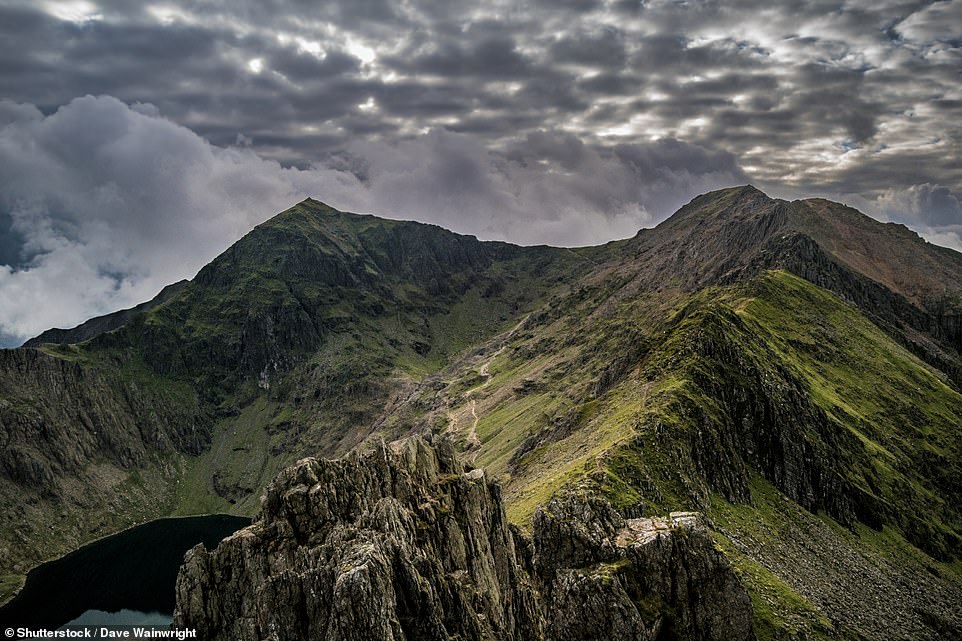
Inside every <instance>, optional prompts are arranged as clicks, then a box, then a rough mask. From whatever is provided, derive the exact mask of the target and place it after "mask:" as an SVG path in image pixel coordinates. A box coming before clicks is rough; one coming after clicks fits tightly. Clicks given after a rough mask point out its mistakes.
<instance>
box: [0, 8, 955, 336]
mask: <svg viewBox="0 0 962 641" xmlns="http://www.w3.org/2000/svg"><path fill="white" fill-rule="evenodd" d="M960 74H962V0H943V1H941V2H897V1H890V0H851V1H846V2H838V1H833V2H828V1H819V0H815V1H809V2H796V1H792V0H787V1H783V2H777V3H772V2H769V1H762V0H736V1H711V0H687V1H686V0H530V1H527V2H524V1H515V2H500V1H492V2H484V1H478V0H472V1H471V2H464V1H462V0H349V1H348V0H345V1H335V0H328V1H326V2H314V1H308V0H204V1H200V0H169V1H166V0H165V1H163V2H149V1H140V0H138V1H121V0H63V1H54V0H29V1H23V2H20V1H18V0H0V346H11V345H17V344H19V343H20V342H22V341H23V340H25V339H26V338H29V337H31V336H34V335H36V334H38V333H39V332H41V331H43V330H44V329H47V328H49V327H70V326H73V325H76V324H78V323H80V322H82V321H83V320H85V319H87V318H90V317H92V316H95V315H98V314H103V313H106V312H110V311H113V310H116V309H121V308H124V307H129V306H132V305H134V304H137V303H139V302H142V301H144V300H147V299H149V298H151V297H152V296H154V295H155V294H156V293H157V292H158V291H159V290H160V289H161V288H162V287H163V286H164V285H166V284H168V283H171V282H175V281H177V280H180V279H182V278H189V277H191V276H193V275H194V274H195V273H196V272H197V270H198V269H199V268H200V267H202V266H203V265H204V264H206V263H207V262H209V261H210V260H211V259H212V258H213V257H215V256H216V255H217V254H219V253H220V252H221V251H223V250H224V249H225V248H226V247H228V246H229V245H230V244H231V243H232V242H234V241H236V240H237V239H238V238H240V237H241V236H242V235H243V234H245V233H246V232H247V231H249V230H250V229H251V228H252V227H253V226H254V225H256V224H258V223H260V222H262V221H264V220H266V219H267V218H269V217H270V216H271V215H273V214H275V213H277V212H278V211H281V210H283V209H285V208H287V207H289V206H290V205H292V204H294V203H296V202H298V201H299V200H302V199H303V198H305V197H307V196H312V197H315V198H317V199H319V200H322V201H324V202H327V203H328V204H330V205H332V206H334V207H337V208H339V209H344V210H348V211H357V212H370V213H375V214H378V215H381V216H385V217H390V218H402V219H414V220H420V221H424V222H430V223H435V224H439V225H442V226H444V227H447V228H449V229H452V230H454V231H457V232H460V233H466V234H473V235H476V236H478V237H479V238H482V239H497V240H508V241H511V242H515V243H520V244H540V243H547V244H555V245H568V246H575V245H586V244H596V243H601V242H605V241H607V240H612V239H615V238H623V237H627V236H631V235H633V234H634V233H635V232H636V231H637V230H638V229H639V228H641V227H650V226H653V225H655V224H657V223H658V222H660V221H661V220H664V219H665V218H666V217H668V216H669V215H670V214H671V213H672V212H673V211H675V210H676V209H677V208H678V207H679V206H681V205H683V204H684V203H686V202H688V201H689V200H690V199H691V198H692V197H694V196H695V195H697V194H699V193H704V192H705V191H709V190H711V189H715V188H720V187H726V186H732V185H739V184H746V183H752V184H755V185H756V186H758V187H759V188H761V189H763V190H765V191H766V192H768V193H769V194H770V195H773V196H779V197H785V198H796V197H808V196H821V197H828V198H832V199H834V200H839V201H842V202H845V203H848V204H851V205H853V206H855V207H857V208H859V209H860V210H862V211H864V212H865V213H867V214H869V215H872V216H874V217H876V218H878V219H880V220H892V221H897V222H901V223H904V224H907V225H908V226H910V227H911V228H913V229H915V230H916V231H918V232H919V233H920V234H922V235H923V236H924V237H925V238H927V239H928V240H930V241H932V242H936V243H939V244H942V245H946V246H950V247H953V248H956V249H962V207H960V201H962V75H960Z"/></svg>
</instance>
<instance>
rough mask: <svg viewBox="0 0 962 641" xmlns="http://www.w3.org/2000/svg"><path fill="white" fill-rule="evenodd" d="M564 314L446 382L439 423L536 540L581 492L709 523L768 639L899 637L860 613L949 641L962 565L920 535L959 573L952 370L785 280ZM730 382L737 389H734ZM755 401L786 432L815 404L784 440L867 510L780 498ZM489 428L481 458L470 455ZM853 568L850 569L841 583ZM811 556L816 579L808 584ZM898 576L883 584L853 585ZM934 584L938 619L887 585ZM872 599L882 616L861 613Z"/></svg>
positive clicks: (580, 304)
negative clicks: (561, 496)
mask: <svg viewBox="0 0 962 641" xmlns="http://www.w3.org/2000/svg"><path fill="white" fill-rule="evenodd" d="M604 301H607V304H605V302H604ZM555 304H556V306H561V307H564V306H566V305H567V306H569V307H567V309H566V311H567V312H568V313H558V314H556V316H552V315H551V314H550V313H549V314H547V315H546V316H545V317H543V318H539V314H534V315H532V318H531V319H529V320H528V321H527V322H526V323H524V327H522V328H521V329H520V330H518V331H517V332H515V333H514V334H512V335H508V336H503V337H502V338H501V339H499V341H495V342H494V343H492V345H491V346H490V347H489V349H488V351H487V353H481V354H479V355H477V356H475V357H473V358H470V359H466V360H465V361H464V362H462V363H461V364H460V365H459V367H457V368H453V369H452V370H449V371H447V372H445V376H444V378H443V382H444V383H445V384H447V387H446V388H445V389H444V390H443V391H442V392H440V393H439V394H438V395H437V397H436V398H435V401H434V405H433V407H434V410H433V416H432V413H431V412H429V413H428V416H427V418H426V419H425V420H426V421H427V422H430V421H432V420H433V421H434V425H435V426H436V429H442V430H447V431H451V432H453V433H455V434H456V435H457V436H458V437H459V438H460V439H461V440H462V442H463V443H464V445H465V447H466V448H467V449H468V456H469V458H471V459H473V460H474V462H475V464H477V465H483V466H485V467H487V468H488V469H490V470H491V471H492V472H495V473H498V474H500V475H501V476H502V478H503V479H504V481H505V496H506V498H507V499H508V502H509V514H510V516H511V518H512V520H514V521H515V522H516V523H519V524H520V525H522V526H525V525H526V524H527V523H529V522H530V517H531V514H532V513H533V511H534V509H536V507H537V505H539V504H540V503H542V502H543V501H544V500H545V499H546V498H548V497H549V496H550V495H551V494H553V493H555V492H556V491H558V489H560V488H561V487H563V486H565V485H567V484H572V483H581V484H588V485H589V486H593V487H595V488H597V489H599V490H600V491H603V492H605V493H606V494H607V495H608V496H609V497H610V498H611V499H613V500H614V501H615V503H616V504H618V506H619V507H621V508H622V509H623V510H625V511H627V512H629V513H631V512H635V513H641V512H645V513H664V512H667V511H670V510H679V509H692V508H694V509H701V510H704V511H705V512H707V513H708V514H709V516H710V517H711V518H712V519H713V520H714V521H715V523H716V525H717V526H718V527H719V528H720V529H721V531H722V532H724V534H723V535H720V536H719V545H720V546H721V547H722V548H723V549H725V550H726V552H728V553H729V555H730V556H731V557H732V558H733V560H734V561H735V563H736V565H737V567H738V568H739V571H740V572H742V574H743V576H744V577H745V579H746V581H747V583H748V584H749V586H750V589H751V591H752V594H753V598H754V599H755V602H756V605H757V608H756V610H757V617H758V620H757V626H758V629H759V633H760V636H761V637H762V638H782V637H784V636H786V635H788V636H789V637H790V636H792V635H805V634H808V635H812V636H814V637H819V636H828V637H836V636H842V637H845V638H859V635H860V634H868V635H870V636H874V637H876V638H882V637H879V636H878V635H879V634H880V632H879V629H878V626H877V625H875V624H872V623H871V622H867V621H859V620H856V619H855V618H853V616H855V615H856V614H857V613H858V612H859V610H860V609H864V610H865V611H866V612H870V613H873V615H874V616H876V617H877V619H878V620H881V621H891V620H892V617H901V619H902V620H904V621H905V622H906V623H905V625H906V626H907V627H908V628H911V629H918V630H923V629H926V628H925V626H929V629H931V628H932V627H938V625H939V623H938V621H939V617H941V616H943V613H944V611H945V610H946V609H950V605H951V603H952V599H953V598H958V596H960V595H962V585H960V583H959V564H958V562H951V563H947V564H944V563H939V562H937V561H935V560H934V559H933V558H932V557H931V556H930V555H927V554H924V553H922V552H920V551H919V550H918V549H917V548H916V547H915V546H913V545H912V544H910V543H909V542H908V541H907V540H906V537H908V538H909V539H910V540H914V541H915V542H916V543H917V544H924V545H925V546H926V547H927V549H928V551H929V553H930V554H934V555H936V556H942V557H945V558H946V559H951V558H953V555H957V554H958V547H957V545H958V536H959V533H960V531H962V523H960V521H959V517H958V512H957V507H956V506H955V505H954V504H952V503H951V500H952V498H953V497H958V496H959V485H958V479H959V476H958V474H959V471H958V462H959V461H960V460H962V456H960V455H962V451H960V449H962V448H960V444H962V434H960V431H959V421H958V417H960V416H962V396H960V395H959V394H958V393H956V392H954V391H953V390H952V389H951V388H949V387H948V386H946V385H945V384H944V383H943V381H942V380H941V376H940V374H939V373H938V372H936V371H933V370H932V369H931V368H930V367H929V366H927V365H925V364H924V363H922V362H921V361H920V360H918V359H917V358H915V357H914V356H912V355H911V354H909V353H908V352H906V351H905V350H904V349H902V348H901V347H899V346H897V345H896V344H895V343H894V342H893V341H892V340H891V339H890V338H889V337H888V336H887V335H886V334H884V333H883V332H882V331H881V330H879V329H878V328H876V327H875V326H874V325H873V324H871V323H870V322H869V321H867V320H866V319H865V318H864V317H863V316H862V315H861V314H860V313H859V312H858V310H856V309H854V308H852V307H850V306H849V305H846V304H845V303H843V302H842V301H840V300H839V299H838V298H836V297H835V296H833V295H832V294H830V293H828V292H825V291H824V290H821V289H818V288H816V287H814V286H813V285H811V284H810V283H808V282H806V281H804V280H801V279H799V278H797V277H794V276H792V275H789V274H787V273H784V272H769V273H766V274H764V275H763V276H762V277H760V278H759V279H757V280H756V281H754V282H752V283H750V284H747V285H742V286H732V287H728V288H724V289H714V290H709V291H705V292H702V293H701V294H699V295H696V296H695V297H694V298H692V299H686V298H685V297H684V296H681V295H678V294H672V293H670V292H668V293H662V294H659V295H649V296H638V297H632V298H627V297H626V298H619V297H618V296H617V294H616V291H614V288H609V289H604V290H602V291H595V292H585V293H581V294H579V292H578V291H574V292H572V293H571V295H570V296H569V297H567V298H565V299H563V300H559V301H555ZM592 310H593V311H592ZM598 310H602V311H598ZM572 319H579V320H580V322H579V321H578V320H572ZM499 345H503V347H504V349H499V348H498V346H499ZM482 370H484V375H481V371H482ZM718 380H724V381H729V382H733V383H732V388H731V389H728V390H722V389H714V388H713V387H712V385H713V383H712V381H718ZM746 390H747V391H746ZM746 394H747V395H748V396H751V394H756V395H757V396H758V397H759V398H760V399H764V398H769V399H774V400H773V401H771V402H770V404H771V405H772V406H773V407H772V408H768V409H767V410H766V411H769V412H774V414H771V416H774V417H775V419H776V420H777V419H778V417H779V416H781V415H780V414H778V409H777V406H779V405H792V404H798V405H799V407H797V408H796V407H788V408H786V414H785V415H786V416H790V415H793V414H794V415H799V416H802V417H803V418H802V419H797V418H796V419H794V420H795V422H794V423H792V424H791V425H790V427H789V428H788V429H786V430H785V433H784V434H781V435H779V438H782V439H789V440H791V439H797V440H798V441H800V442H803V443H805V444H806V447H807V448H808V449H807V450H804V449H801V450H800V451H807V452H808V453H809V454H810V455H811V456H813V457H814V458H813V459H812V466H813V467H815V468H817V471H818V473H816V474H814V478H816V479H820V482H821V483H822V484H823V485H826V486H829V484H830V486H831V487H832V488H851V493H852V495H853V496H855V497H857V499H853V501H852V503H853V504H855V507H853V506H852V505H850V504H847V503H843V504H835V503H831V502H825V504H824V505H823V504H820V503H819V501H820V500H822V499H820V498H819V497H818V496H817V495H813V496H812V497H811V498H810V499H809V500H810V502H811V504H810V505H809V506H808V507H809V508H810V510H811V511H810V510H805V509H802V508H800V507H799V505H798V504H797V503H796V501H795V500H790V499H788V497H786V496H785V494H784V492H783V491H782V490H780V489H777V488H776V487H775V486H773V484H772V483H773V482H776V483H780V484H783V485H786V486H787V485H791V480H792V474H783V475H781V476H779V474H778V471H779V469H780V468H779V467H778V465H773V466H772V467H771V469H767V468H766V467H765V463H764V461H763V460H762V459H761V458H760V457H754V458H753V456H752V455H750V454H748V453H746V451H745V450H746V448H747V449H751V448H752V447H757V444H756V441H753V440H752V438H756V436H752V437H751V438H749V436H746V435H745V433H743V432H744V431H745V430H748V432H747V433H748V434H753V432H751V429H750V428H746V427H745V425H746V424H747V423H751V419H752V417H754V416H755V415H751V414H750V413H749V410H748V409H746V407H750V406H751V403H750V402H746V407H742V408H737V407H736V405H737V403H736V400H735V399H738V398H740V396H739V395H742V396H745V395H746ZM437 398H443V399H445V400H444V401H443V402H439V401H438V400H437ZM761 402H762V400H757V403H761ZM426 404H427V405H428V406H431V403H426ZM472 410H473V412H472ZM759 411H760V410H759ZM739 412H741V414H740V413H739ZM763 415H764V414H759V416H763ZM438 416H443V417H444V418H445V419H446V420H438ZM475 417H477V418H476V420H475ZM806 420H807V421H808V422H806ZM756 422H757V421H756ZM472 427H473V429H474V431H475V432H476V435H477V437H478V439H479V441H480V446H478V445H472V444H471V443H470V437H471V432H472ZM763 433H764V431H763ZM694 435H698V436H697V437H696V436H694ZM526 440H527V442H528V445H529V446H530V447H529V448H527V451H526V453H525V454H524V456H521V457H519V456H517V451H518V447H519V446H521V445H522V444H523V443H525V442H526ZM753 444H754V445H753ZM706 454H707V456H706ZM720 470H721V471H720ZM763 471H764V472H766V473H768V474H769V476H770V478H769V479H766V478H765V476H764V474H763ZM819 474H821V476H819ZM797 491H798V492H799V493H800V494H803V493H804V491H803V490H797ZM838 491H839V492H840V493H845V491H844V489H839V490H838ZM793 498H795V499H796V500H799V498H798V497H793ZM856 508H857V509H856ZM826 510H828V512H826ZM816 512H817V513H818V514H821V516H817V515H816ZM830 514H831V515H830ZM859 517H862V518H868V517H871V519H870V520H871V521H872V522H873V524H874V525H875V526H876V527H879V528H880V529H879V531H877V532H876V531H875V530H872V529H870V528H867V527H866V526H865V525H864V524H862V523H860V522H859V521H858V518H859ZM839 520H841V521H843V522H845V523H847V524H848V525H847V526H840V525H838V522H839ZM792 528H797V530H798V531H801V532H817V533H818V539H817V541H818V545H820V546H821V552H818V553H815V552H813V551H812V545H811V542H810V544H809V545H808V546H806V545H805V544H804V541H801V540H799V539H798V537H791V536H787V533H788V532H789V531H792ZM746 542H747V543H746ZM773 549H774V550H777V551H776V552H773V551H772V550H773ZM833 554H834V555H835V556H837V557H840V558H842V559H844V560H845V562H846V563H847V565H845V566H844V571H839V570H837V569H835V568H833V566H832V563H833V560H832V559H833ZM798 559H804V563H808V564H810V566H811V568H813V569H812V570H811V571H810V572H801V573H800V572H796V571H794V570H793V567H794V565H795V563H796V561H797V560H798ZM879 567H882V568H884V571H883V570H878V572H882V574H881V577H882V578H879V579H878V581H877V582H876V583H877V585H862V584H859V585H858V586H857V587H852V586H851V585H849V583H851V582H852V581H853V580H854V579H855V578H856V577H857V576H858V575H859V574H860V573H861V574H863V575H865V574H871V572H872V571H873V570H872V568H879ZM845 572H849V573H850V574H845ZM933 573H935V574H936V575H937V578H936V579H933V587H932V588H931V590H930V592H931V595H932V596H931V598H932V599H933V600H934V605H932V607H931V608H929V609H926V608H925V607H923V605H920V603H919V599H918V596H919V593H918V591H916V592H915V594H914V596H913V597H906V598H904V599H902V603H903V605H902V606H900V601H899V598H900V597H898V596H896V594H895V592H892V593H891V594H885V593H883V591H882V587H879V586H885V588H892V586H898V585H902V587H903V589H904V588H905V583H906V582H909V583H911V582H912V581H918V580H920V578H921V577H923V576H932V575H933ZM847 589H848V590H849V592H850V593H851V594H849V593H848V592H846V590H847ZM894 589H895V588H893V590H894ZM853 595H855V596H853ZM922 596H923V597H924V596H925V595H924V594H923V595H922ZM858 597H863V598H865V599H875V600H876V601H875V605H872V606H871V607H867V606H860V605H859V604H858V603H853V602H852V599H853V598H858ZM833 598H834V599H835V601H832V599H833ZM906 604H907V605H906ZM903 606H904V607H903ZM910 606H911V607H910ZM913 608H914V609H913ZM923 619H924V620H925V621H926V623H920V621H922V620H923ZM912 626H916V627H915V628H912Z"/></svg>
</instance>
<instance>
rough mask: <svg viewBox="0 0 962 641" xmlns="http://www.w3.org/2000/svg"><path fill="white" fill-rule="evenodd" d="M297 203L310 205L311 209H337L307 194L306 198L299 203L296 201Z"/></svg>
mask: <svg viewBox="0 0 962 641" xmlns="http://www.w3.org/2000/svg"><path fill="white" fill-rule="evenodd" d="M297 204H298V205H305V206H307V207H311V208H313V209H326V210H330V211H337V210H336V209H334V208H333V207H331V206H330V205H328V204H327V203H325V202H321V201H320V200H318V199H316V198H311V197H310V196H308V197H307V198H305V199H304V200H302V201H301V202H299V203H297Z"/></svg>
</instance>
